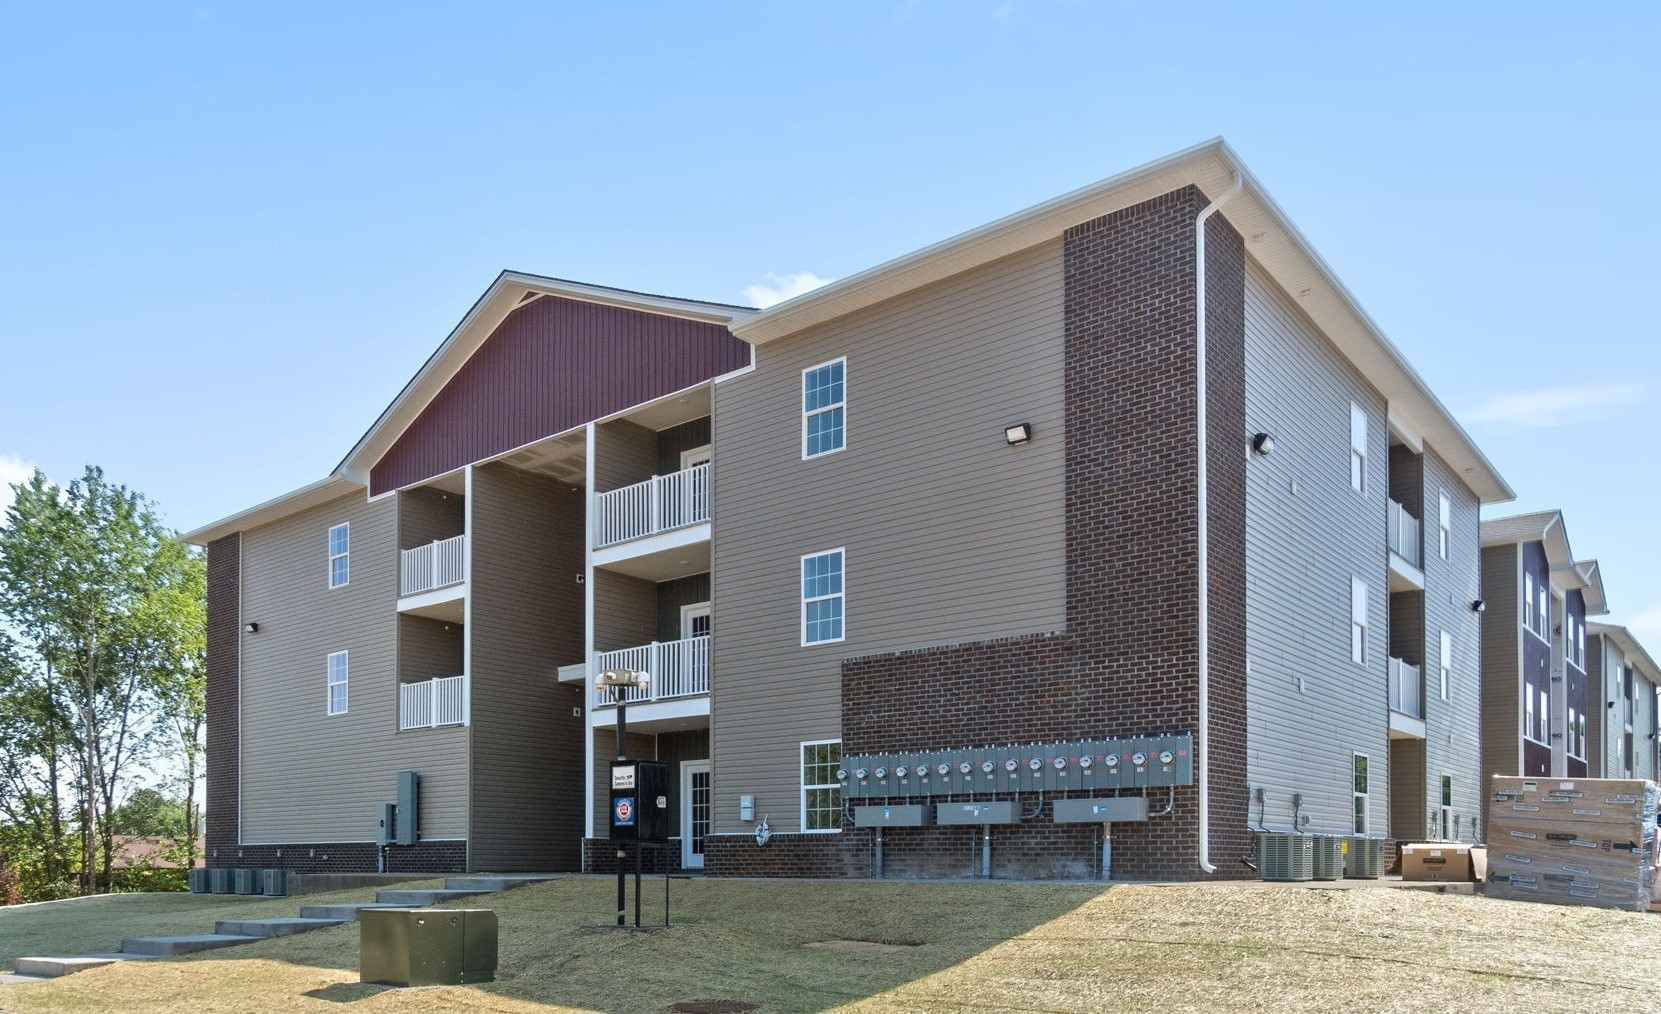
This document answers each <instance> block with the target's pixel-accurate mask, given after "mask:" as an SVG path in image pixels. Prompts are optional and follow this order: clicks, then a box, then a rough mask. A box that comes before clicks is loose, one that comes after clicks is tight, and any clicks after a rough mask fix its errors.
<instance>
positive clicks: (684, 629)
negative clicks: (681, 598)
mask: <svg viewBox="0 0 1661 1014" xmlns="http://www.w3.org/2000/svg"><path fill="white" fill-rule="evenodd" d="M699 616H707V617H709V620H710V623H709V626H710V631H711V633H713V632H714V630H715V613H714V611H713V610H711V609H710V607H709V603H708V602H707V601H706V602H694V603H692V604H690V605H685V606H681V628H680V629H681V636H680V640H683V641H684V640H686V639H687V638H689V637H691V636H693V635H692V634H690V633H688V631H690V630H691V629H692V621H693V620H694V619H695V618H697V617H699ZM705 636H708V635H705Z"/></svg>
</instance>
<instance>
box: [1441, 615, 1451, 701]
mask: <svg viewBox="0 0 1661 1014" xmlns="http://www.w3.org/2000/svg"><path fill="white" fill-rule="evenodd" d="M1452 675H1453V635H1452V634H1450V633H1448V632H1447V631H1445V630H1444V631H1442V700H1444V701H1445V700H1447V699H1448V682H1449V678H1450V677H1451V676H1452Z"/></svg>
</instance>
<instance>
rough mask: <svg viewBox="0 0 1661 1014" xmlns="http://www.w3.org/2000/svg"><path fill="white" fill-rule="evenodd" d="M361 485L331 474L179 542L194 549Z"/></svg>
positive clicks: (344, 493)
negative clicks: (185, 543) (187, 544)
mask: <svg viewBox="0 0 1661 1014" xmlns="http://www.w3.org/2000/svg"><path fill="white" fill-rule="evenodd" d="M362 490H363V484H362V483H358V482H353V481H352V480H350V479H345V478H342V477H340V476H338V475H331V476H329V477H328V478H327V479H322V480H319V481H317V482H314V483H312V484H311V485H309V486H302V487H300V488H299V489H297V490H294V491H293V492H290V493H284V494H283V495H282V496H279V497H275V498H273V499H270V500H267V501H265V502H264V503H262V504H260V505H259V506H257V507H250V508H248V509H247V510H245V511H242V512H241V513H238V514H232V515H231V516H230V517H228V518H221V519H220V520H218V521H215V522H213V523H212V524H208V525H203V526H202V527H201V528H197V529H195V530H194V531H189V532H186V533H184V534H183V535H181V536H179V541H181V542H188V543H190V544H191V545H193V546H205V545H207V544H208V543H210V542H212V541H213V540H214V539H218V538H221V537H223V536H226V535H230V534H231V533H233V532H245V531H247V530H248V529H250V528H258V527H259V526H260V525H264V524H269V523H270V522H272V521H276V520H278V519H280V518H284V517H287V516H288V515H290V514H295V513H298V512H300V511H303V510H306V509H308V508H311V507H316V506H318V505H320V504H326V503H328V502H329V501H330V500H336V499H339V498H340V497H343V496H346V495H347V494H348V493H352V492H361V491H362Z"/></svg>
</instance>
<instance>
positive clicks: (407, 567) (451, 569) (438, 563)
mask: <svg viewBox="0 0 1661 1014" xmlns="http://www.w3.org/2000/svg"><path fill="white" fill-rule="evenodd" d="M466 552H467V536H465V535H457V536H455V537H453V538H449V539H439V540H438V541H437V542H429V543H427V544H426V545H425V546H416V547H415V548H414V549H406V550H404V551H403V553H402V554H400V556H401V559H400V561H399V563H400V568H399V580H398V594H400V595H419V594H421V593H422V592H429V591H432V590H433V589H435V588H443V587H445V586H446V585H452V584H460V583H461V581H462V577H463V576H464V574H465V573H466V571H465V569H464V568H463V566H462V563H463V559H464V557H465V554H466Z"/></svg>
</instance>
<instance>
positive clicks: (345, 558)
mask: <svg viewBox="0 0 1661 1014" xmlns="http://www.w3.org/2000/svg"><path fill="white" fill-rule="evenodd" d="M351 578H352V525H351V523H350V522H343V523H341V524H338V525H335V526H334V527H333V528H331V529H329V587H330V588H339V587H341V586H343V585H345V584H346V582H347V581H350V580H351Z"/></svg>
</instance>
